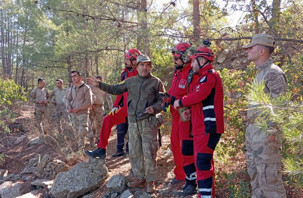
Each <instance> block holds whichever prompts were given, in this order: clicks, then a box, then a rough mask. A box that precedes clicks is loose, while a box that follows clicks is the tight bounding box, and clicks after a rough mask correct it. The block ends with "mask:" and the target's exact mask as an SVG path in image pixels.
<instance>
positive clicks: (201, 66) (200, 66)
mask: <svg viewBox="0 0 303 198" xmlns="http://www.w3.org/2000/svg"><path fill="white" fill-rule="evenodd" d="M209 62H210V61H209V60H207V61H206V62H205V63H204V64H203V65H200V61H199V60H198V65H199V68H200V69H202V68H203V67H204V66H205V65H206V64H207V63H209Z"/></svg>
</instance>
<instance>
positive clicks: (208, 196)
mask: <svg viewBox="0 0 303 198" xmlns="http://www.w3.org/2000/svg"><path fill="white" fill-rule="evenodd" d="M201 198H211V195H201Z"/></svg>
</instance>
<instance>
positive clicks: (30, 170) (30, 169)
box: [21, 154, 40, 174]
mask: <svg viewBox="0 0 303 198" xmlns="http://www.w3.org/2000/svg"><path fill="white" fill-rule="evenodd" d="M39 158H40V155H39V154H37V155H35V157H34V158H32V159H30V160H29V161H28V163H27V164H26V166H25V168H24V169H23V171H22V172H21V174H27V173H33V172H34V171H35V169H36V166H37V164H38V161H39Z"/></svg>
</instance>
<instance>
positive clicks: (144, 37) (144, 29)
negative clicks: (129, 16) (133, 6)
mask: <svg viewBox="0 0 303 198" xmlns="http://www.w3.org/2000/svg"><path fill="white" fill-rule="evenodd" d="M137 15H138V21H139V23H138V26H139V27H138V37H137V47H138V49H140V50H141V51H142V53H143V54H146V55H148V56H150V45H149V39H148V38H149V33H148V26H147V0H141V1H140V0H139V5H138V10H137Z"/></svg>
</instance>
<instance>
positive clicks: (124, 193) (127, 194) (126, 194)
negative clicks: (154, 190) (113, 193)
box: [120, 190, 134, 198]
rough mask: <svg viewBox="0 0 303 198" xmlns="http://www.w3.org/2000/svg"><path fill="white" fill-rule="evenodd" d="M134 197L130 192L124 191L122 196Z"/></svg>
mask: <svg viewBox="0 0 303 198" xmlns="http://www.w3.org/2000/svg"><path fill="white" fill-rule="evenodd" d="M132 197H134V195H133V194H132V193H131V192H130V191H129V190H126V191H124V192H123V193H122V194H121V196H120V198H132Z"/></svg>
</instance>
